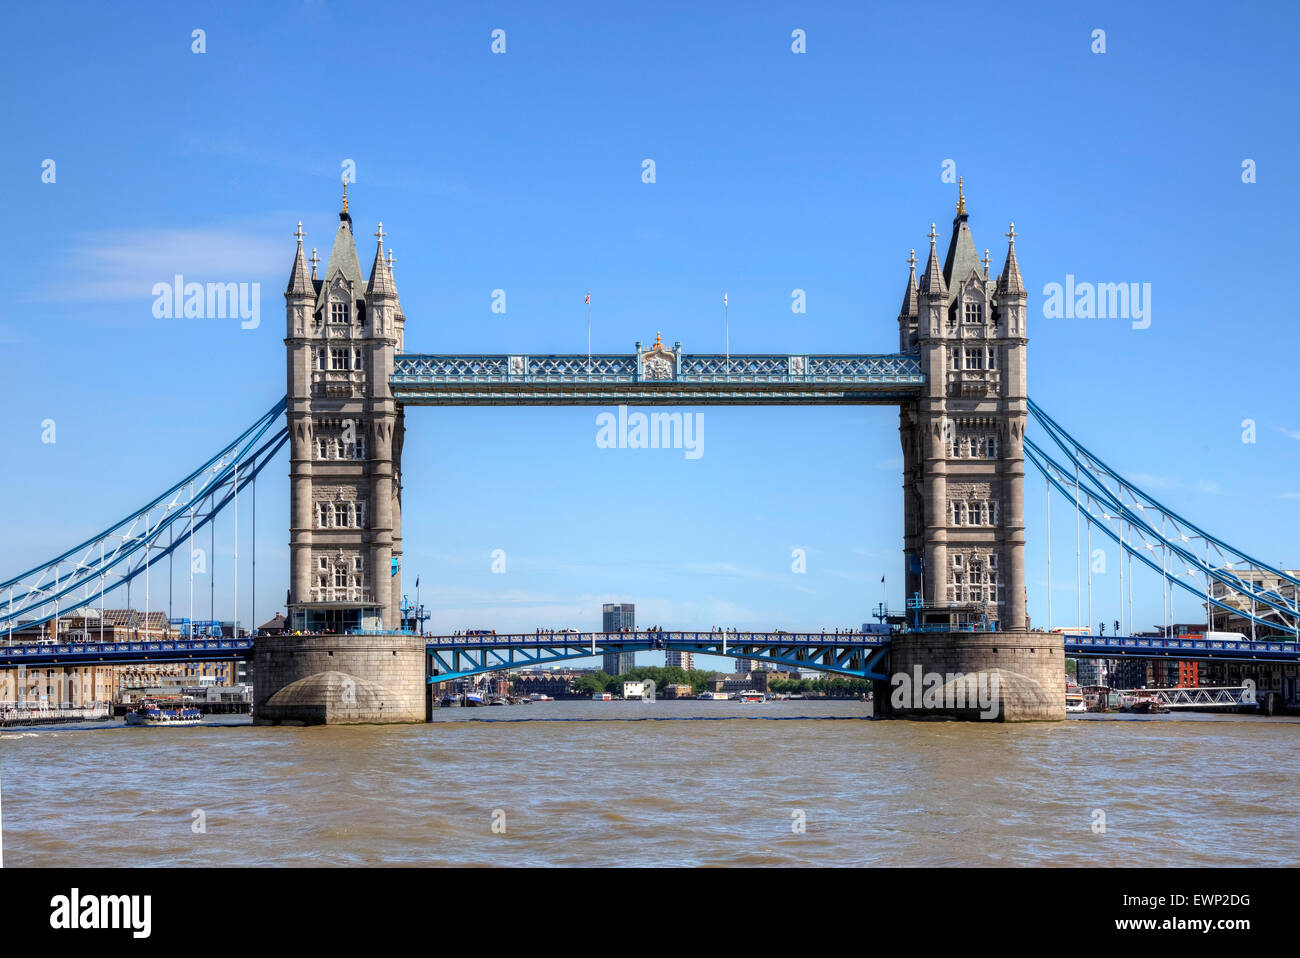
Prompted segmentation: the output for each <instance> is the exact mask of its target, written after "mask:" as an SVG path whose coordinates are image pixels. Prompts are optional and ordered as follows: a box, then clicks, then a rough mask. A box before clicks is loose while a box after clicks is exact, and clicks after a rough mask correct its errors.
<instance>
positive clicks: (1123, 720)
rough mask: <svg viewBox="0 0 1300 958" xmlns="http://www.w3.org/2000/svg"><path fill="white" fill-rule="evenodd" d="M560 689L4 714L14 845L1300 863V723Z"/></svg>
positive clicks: (667, 861) (192, 862)
mask: <svg viewBox="0 0 1300 958" xmlns="http://www.w3.org/2000/svg"><path fill="white" fill-rule="evenodd" d="M870 709H871V706H870V704H868V703H859V702H807V701H804V702H800V701H791V702H769V703H765V704H762V705H741V704H739V703H727V702H717V703H714V702H694V701H689V702H664V701H661V702H658V703H639V702H605V703H597V702H584V701H570V702H548V703H537V704H534V705H529V706H522V705H519V706H511V707H506V708H482V709H442V710H438V711H436V712H435V713H434V719H435V720H434V721H433V722H432V723H430V724H427V725H412V726H336V727H328V728H326V727H315V728H283V727H262V726H257V727H254V726H252V725H250V724H248V719H247V717H242V718H229V719H214V720H213V721H212V722H211V723H210V724H206V725H204V726H201V727H197V728H174V729H166V728H126V727H123V726H121V724H120V723H111V724H110V723H101V724H99V725H96V726H87V727H78V728H71V727H67V726H63V727H54V728H44V729H11V730H7V731H4V732H0V776H2V777H3V827H4V853H5V864H7V865H10V866H43V865H67V866H137V865H151V866H152V865H163V866H167V865H174V866H209V865H246V866H262V865H932V866H936V865H937V866H942V865H989V866H1003V865H1068V866H1109V865H1148V866H1150V865H1168V866H1191V865H1238V866H1250V865H1259V864H1279V865H1290V864H1295V863H1296V862H1298V861H1300V828H1297V825H1300V787H1297V786H1298V785H1300V776H1298V775H1297V772H1296V768H1297V767H1300V729H1297V727H1296V726H1297V724H1300V719H1295V718H1279V719H1263V718H1258V717H1253V716H1236V715H1204V714H1176V715H1160V716H1115V715H1106V716H1100V715H1097V716H1093V715H1089V716H1079V717H1072V718H1071V719H1069V720H1067V721H1063V722H1057V723H1041V724H1017V725H1012V724H997V723H990V724H983V723H959V722H908V721H885V722H877V721H871V720H870V714H871V712H870Z"/></svg>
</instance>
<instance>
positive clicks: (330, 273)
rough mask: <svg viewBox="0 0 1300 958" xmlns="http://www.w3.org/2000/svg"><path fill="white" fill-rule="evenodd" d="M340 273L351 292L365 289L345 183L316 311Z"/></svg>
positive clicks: (358, 292) (322, 303)
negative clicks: (337, 224) (337, 227)
mask: <svg viewBox="0 0 1300 958" xmlns="http://www.w3.org/2000/svg"><path fill="white" fill-rule="evenodd" d="M340 272H341V273H342V274H343V278H344V279H346V280H349V281H351V283H352V290H353V292H354V293H356V294H358V295H359V294H360V293H361V291H362V290H363V289H364V288H365V285H366V280H365V277H364V276H363V275H362V274H361V262H360V261H359V260H358V259H357V244H356V240H355V239H353V236H352V216H351V214H349V213H348V187H347V184H346V183H344V184H343V210H342V211H341V212H340V213H339V229H338V232H337V233H335V234H334V247H333V249H331V250H330V256H329V259H328V260H326V263H325V276H324V280H325V282H324V283H323V284H322V285H321V289H320V295H319V296H318V297H317V299H316V308H317V309H321V308H322V307H324V305H325V291H326V290H327V289H328V288H329V284H330V283H332V282H333V281H334V277H335V275H337V274H338V273H340Z"/></svg>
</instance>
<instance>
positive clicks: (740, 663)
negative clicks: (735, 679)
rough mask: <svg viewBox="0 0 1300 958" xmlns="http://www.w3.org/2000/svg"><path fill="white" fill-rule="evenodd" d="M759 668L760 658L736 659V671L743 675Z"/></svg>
mask: <svg viewBox="0 0 1300 958" xmlns="http://www.w3.org/2000/svg"><path fill="white" fill-rule="evenodd" d="M757 669H758V659H736V671H737V672H739V673H740V674H741V675H745V674H746V673H749V672H753V671H755V670H757Z"/></svg>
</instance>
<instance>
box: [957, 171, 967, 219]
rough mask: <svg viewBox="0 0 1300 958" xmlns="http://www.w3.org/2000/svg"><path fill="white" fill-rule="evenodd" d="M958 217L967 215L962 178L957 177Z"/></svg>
mask: <svg viewBox="0 0 1300 958" xmlns="http://www.w3.org/2000/svg"><path fill="white" fill-rule="evenodd" d="M957 215H958V216H965V215H966V194H965V193H964V192H963V190H962V181H961V177H960V176H959V177H957Z"/></svg>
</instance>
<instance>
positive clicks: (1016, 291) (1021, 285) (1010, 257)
mask: <svg viewBox="0 0 1300 958" xmlns="http://www.w3.org/2000/svg"><path fill="white" fill-rule="evenodd" d="M1016 236H1017V234H1016V224H1015V223H1012V224H1011V228H1010V229H1009V230H1008V231H1007V240H1008V241H1009V242H1008V244H1007V261H1006V263H1005V264H1003V266H1002V275H1001V276H999V277H998V295H1004V294H1005V295H1016V296H1024V295H1025V281H1024V280H1023V279H1021V278H1020V264H1019V263H1018V262H1016Z"/></svg>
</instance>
